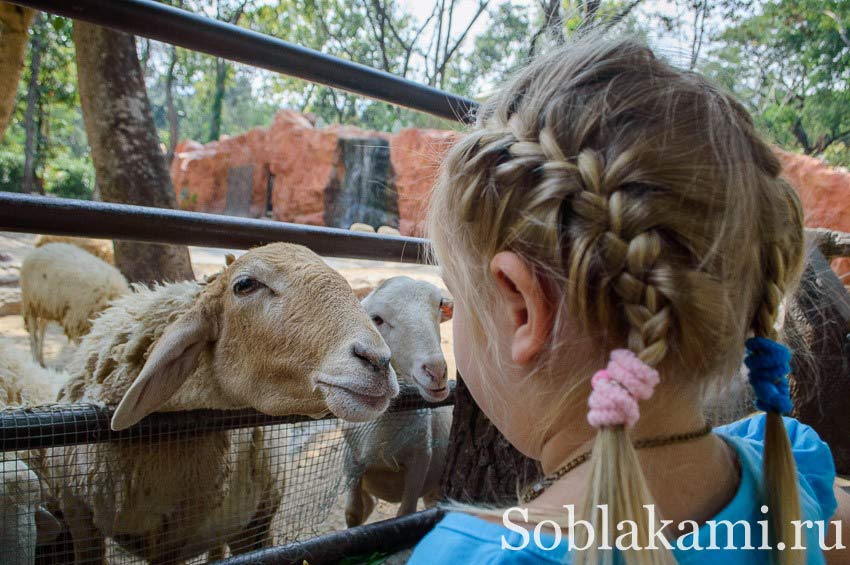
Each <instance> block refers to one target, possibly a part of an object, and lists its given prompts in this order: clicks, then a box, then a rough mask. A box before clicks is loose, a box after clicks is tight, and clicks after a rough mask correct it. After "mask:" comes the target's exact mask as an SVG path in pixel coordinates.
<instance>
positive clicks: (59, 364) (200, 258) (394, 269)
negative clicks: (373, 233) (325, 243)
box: [0, 232, 455, 562]
mask: <svg viewBox="0 0 850 565" xmlns="http://www.w3.org/2000/svg"><path fill="white" fill-rule="evenodd" d="M34 239H35V236H33V235H29V234H17V233H8V232H0V270H2V273H0V274H2V277H0V287H4V288H15V287H17V281H16V278H17V277H16V276H15V275H16V271H17V270H18V269H19V267H20V263H21V260H22V259H23V257H24V256H25V255H26V253H27V252H28V251H29V250H31V249H32V244H33V241H34ZM227 253H235V254H237V255H239V254H241V253H244V251H239V250H226V249H214V248H200V247H190V255H191V258H192V266H193V268H194V271H195V275H196V277H199V278H200V277H202V276H204V275H210V274H212V273H215V272H217V271H218V270H220V269H221V268H222V266H223V265H224V257H225V255H226V254H227ZM326 261H327V262H328V264H329V265H330V266H331V267H333V268H335V269H337V270H338V271H339V272H340V273H341V274H342V275H343V276H344V277H345V278H346V279H347V280H348V281H349V283H350V284H351V285H352V286H353V287H354V288H360V287H364V286H374V285H377V284H378V283H379V282H380V281H382V280H384V279H386V278H390V277H394V276H400V275H405V276H409V277H411V278H415V279H420V280H426V281H428V282H431V283H433V284H436V285H437V286H439V287H440V288H442V289H443V290H444V291H445V286H444V285H443V283H442V281H441V280H440V277H439V275H438V273H437V270H436V268H434V267H429V266H423V265H413V264H399V263H392V262H377V261H364V260H353V259H336V258H326ZM440 331H441V340H442V346H443V352H444V354H445V357H446V361H447V364H448V370H449V375H454V374H455V362H454V355H453V352H452V346H451V343H452V341H451V340H452V333H451V331H452V328H451V323H445V324H443V325H442V326H441V328H440ZM0 338H2V339H5V340H7V341H9V342H11V343H13V344H14V346H15V347H16V348H19V349H21V350H22V351H27V352H28V351H29V336H28V334H27V331H26V329H25V327H24V324H23V319H22V318H21V316H20V315H18V314H15V315H7V316H0ZM73 351H74V345H73V344H72V343H69V342H68V340H67V339H66V338H65V336H64V335H63V333H62V330H61V328H60V327H59V326H58V325H55V324H51V325H50V326H49V328H48V331H47V335H46V338H45V351H44V352H45V360H46V363H47V365H49V366H52V367H55V368H63V367H64V366H65V364H66V363H67V362H68V360H69V359H70V356H71V355H72V354H73ZM299 434H300V435H299ZM286 438H287V439H286V441H289V442H290V449H289V453H290V454H293V455H294V454H295V452H298V453H300V454H301V457H305V456H306V459H305V461H307V462H308V465H311V464H313V463H311V462H312V461H313V460H314V459H315V457H316V456H317V454H320V453H321V452H322V450H326V449H328V446H331V449H333V450H336V449H338V446H341V445H342V442H341V439H340V437H339V433H338V431H337V430H333V429H322V428H319V427H314V428H311V429H310V430H305V432H304V433H301V432H299V431H298V430H288V431H287V432H286ZM292 438H295V439H292ZM293 442H294V443H293ZM333 446H337V447H333ZM286 465H289V463H288V462H287V463H286ZM298 465H300V463H299V464H298ZM337 470H338V468H337V467H335V466H334V465H326V466H324V467H322V469H321V470H320V469H318V468H317V469H315V471H313V472H314V474H313V475H311V478H312V479H314V480H315V481H316V483H317V485H319V484H321V485H324V484H325V483H326V482H327V481H329V480H332V479H333V477H332V476H331V475H333V474H334V473H336V472H337ZM286 472H287V474H289V473H290V471H289V470H287V471H286ZM292 478H293V477H290V478H289V480H288V481H287V484H288V485H289V486H290V487H292V486H294V484H293V482H291V481H292ZM321 488H325V487H324V486H323V487H321ZM335 488H336V491H337V493H338V495H339V496H337V498H336V500H335V501H333V500H331V499H330V498H328V495H327V492H325V493H324V494H323V496H324V501H325V502H326V503H328V502H329V501H330V502H329V503H328V504H327V505H326V507H324V508H319V510H321V514H322V516H323V517H324V515H325V514H326V512H328V508H329V509H330V510H329V513H328V514H327V517H326V519H324V520H322V521H316V520H311V522H312V525H311V526H310V527H309V528H308V529H307V530H305V531H304V532H303V534H304V535H298V536H297V537H298V538H301V539H303V538H304V537H310V536H311V535H315V534H320V533H327V532H331V531H335V530H341V529H344V528H345V518H344V513H343V505H344V495H343V494H342V486H341V485H336V487H335ZM303 490H304V491H305V492H307V491H309V492H313V491H315V487H311V486H309V485H304V488H303ZM305 508H309V505H306V506H305ZM395 513H396V505H394V504H389V503H386V502H379V503H378V505H377V507H376V508H375V511H374V512H373V514H372V516H371V517H370V519H369V520H368V521H369V522H374V521H377V520H383V519H387V518H391V517H393V516H395ZM293 517H294V516H293ZM122 557H124V558H126V556H122V555H121V553H120V552H118V553H117V554H115V553H113V560H114V562H122V561H124V559H122Z"/></svg>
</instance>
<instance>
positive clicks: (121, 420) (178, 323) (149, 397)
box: [111, 297, 218, 431]
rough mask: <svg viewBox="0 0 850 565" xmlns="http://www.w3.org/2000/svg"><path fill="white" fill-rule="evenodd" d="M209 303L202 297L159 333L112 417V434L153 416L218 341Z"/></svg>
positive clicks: (216, 324)
mask: <svg viewBox="0 0 850 565" xmlns="http://www.w3.org/2000/svg"><path fill="white" fill-rule="evenodd" d="M209 299H210V297H201V298H200V300H199V302H198V303H197V304H196V305H195V306H194V307H192V309H190V310H189V311H188V312H186V313H185V314H183V315H182V316H181V317H179V318H178V319H177V320H175V321H174V322H172V323H171V325H169V326H168V327H167V328H166V329H165V331H164V332H163V333H162V336H160V338H159V339H158V340H157V342H156V344H155V345H154V346H153V349H152V350H151V352H150V356H149V357H148V360H147V362H146V363H145V365H144V367H142V370H141V372H140V373H139V376H138V377H136V380H135V381H133V384H132V385H131V386H130V388H129V389H127V392H125V393H124V397H123V398H122V399H121V402H120V403H119V404H118V408H117V409H116V410H115V413H114V414H113V415H112V422H111V427H112V429H113V430H116V431H118V430H123V429H125V428H129V427H130V426H132V425H133V424H136V423H137V422H138V421H139V420H141V419H142V418H144V417H145V416H147V415H148V414H150V413H152V412H155V411H156V410H157V409H158V408H159V407H161V406H162V405H163V404H165V403H166V402H167V401H168V399H170V398H171V396H172V395H173V394H174V393H175V392H177V390H178V389H179V388H180V387H181V386H182V385H183V383H184V382H186V379H187V378H189V375H191V374H192V372H193V371H194V370H195V367H197V364H198V358H199V357H200V355H201V353H202V352H203V350H204V348H205V347H206V345H207V344H208V343H209V342H211V341H215V340H216V339H217V338H218V330H217V328H218V320H217V319H216V318H217V316H216V315H215V313H214V312H215V309H212V308H209V307H208V306H209V305H208V304H206V302H208V300H209ZM212 300H216V298H212Z"/></svg>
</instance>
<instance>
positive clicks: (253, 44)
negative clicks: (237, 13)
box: [13, 0, 477, 121]
mask: <svg viewBox="0 0 850 565" xmlns="http://www.w3.org/2000/svg"><path fill="white" fill-rule="evenodd" d="M13 3H14V4H19V5H21V6H29V7H31V8H36V9H38V10H42V11H45V12H50V13H53V14H58V15H60V16H66V17H69V18H74V19H77V20H83V21H87V22H90V23H94V24H98V25H102V26H105V27H110V28H113V29H117V30H120V31H123V32H126V33H130V34H133V35H139V36H142V37H147V38H150V39H156V40H158V41H164V42H166V43H171V44H173V45H179V46H180V47H185V48H186V49H191V50H193V51H200V52H202V53H207V54H208V55H213V56H215V57H222V58H224V59H229V60H231V61H237V62H240V63H245V64H248V65H253V66H255V67H262V68H264V69H268V70H270V71H275V72H279V73H283V74H287V75H291V76H295V77H299V78H303V79H306V80H309V81H312V82H316V83H319V84H324V85H327V86H331V87H334V88H341V89H343V90H347V91H349V92H353V93H355V94H362V95H363V96H368V97H370V98H375V99H377V100H383V101H384V102H389V103H391V104H397V105H400V106H406V107H408V108H412V109H414V110H419V111H422V112H426V113H428V114H433V115H435V116H439V117H441V118H445V119H448V120H456V121H469V119H470V116H471V111H472V110H473V109H474V108H475V107H476V105H477V104H476V102H474V101H472V100H469V99H467V98H463V97H461V96H457V95H455V94H449V93H447V92H443V91H441V90H438V89H436V88H432V87H430V86H426V85H422V84H418V83H415V82H413V81H410V80H407V79H404V78H401V77H398V76H395V75H393V74H390V73H386V72H384V71H379V70H377V69H374V68H372V67H367V66H365V65H361V64H358V63H353V62H351V61H346V60H344V59H340V58H338V57H332V56H330V55H325V54H323V53H320V52H319V51H314V50H313V49H307V48H306V47H301V46H299V45H295V44H292V43H288V42H286V41H282V40H280V39H276V38H274V37H270V36H268V35H263V34H261V33H257V32H255V31H251V30H248V29H244V28H240V27H238V26H235V25H232V24H228V23H224V22H221V21H218V20H214V19H211V18H207V17H204V16H200V15H197V14H193V13H191V12H187V11H185V10H180V9H178V8H173V7H171V6H166V5H164V4H160V3H159V2H154V1H152V0H13Z"/></svg>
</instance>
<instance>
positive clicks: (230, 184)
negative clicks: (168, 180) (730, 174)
mask: <svg viewBox="0 0 850 565" xmlns="http://www.w3.org/2000/svg"><path fill="white" fill-rule="evenodd" d="M457 137H458V133H457V132H452V131H442V130H429V129H404V130H401V131H400V132H398V133H396V134H388V133H382V132H375V131H367V130H362V129H359V128H355V127H351V126H328V127H324V128H317V127H315V126H314V124H313V123H312V121H311V120H310V118H309V117H308V116H304V115H302V114H299V113H298V112H294V111H291V110H283V111H281V112H279V113H278V114H277V116H276V117H275V120H274V123H273V124H272V125H271V126H270V127H269V128H268V129H266V128H256V129H252V130H251V131H249V132H247V133H244V134H242V135H239V136H236V137H230V138H223V139H222V140H220V141H216V142H212V143H208V144H207V145H201V144H199V143H196V142H194V141H184V142H182V143H181V144H180V145H179V146H178V148H177V152H176V157H175V159H174V161H173V162H172V164H171V176H172V180H173V181H174V187H175V190H176V191H177V196H178V201H179V202H180V204H181V206H182V207H183V208H184V209H188V210H197V211H202V212H216V213H229V214H234V215H240V216H248V217H254V218H262V217H270V218H273V219H276V220H281V221H285V222H296V223H302V224H312V225H319V226H322V225H324V226H331V227H342V228H347V227H348V226H350V225H351V224H352V223H354V222H363V223H367V224H371V225H373V226H375V227H378V226H381V225H391V226H394V227H399V228H400V231H401V233H402V234H404V235H417V236H421V235H423V232H422V224H423V219H424V210H425V206H426V204H427V198H428V194H429V191H430V189H431V186H432V185H433V183H434V180H435V178H436V174H437V169H438V167H439V163H440V160H441V158H442V156H443V154H444V153H445V151H446V149H447V148H448V147H449V146H450V145H451V144H452V143H453V142H454V140H456V139H457ZM777 154H778V155H779V157H780V159H781V161H782V164H783V168H784V174H785V176H786V178H787V179H788V180H789V181H790V182H791V184H793V185H794V187H795V188H796V189H797V190H798V192H799V193H800V196H801V198H802V201H803V205H804V207H805V210H806V224H807V225H808V226H811V227H825V228H830V229H835V230H841V231H845V232H850V173H848V172H847V170H846V169H834V168H831V167H828V166H827V165H825V164H824V163H823V162H821V161H819V160H818V159H814V158H812V157H807V156H804V155H798V154H796V153H789V152H786V151H782V150H779V149H777ZM833 267H834V268H835V269H836V271H837V272H838V274H839V275H842V274H846V273H850V261H848V260H846V259H841V260H838V261H836V262H835V263H834V264H833Z"/></svg>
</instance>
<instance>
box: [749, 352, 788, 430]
mask: <svg viewBox="0 0 850 565" xmlns="http://www.w3.org/2000/svg"><path fill="white" fill-rule="evenodd" d="M746 345H747V356H746V358H745V359H744V364H745V365H746V366H747V369H749V370H750V385H751V386H752V387H753V390H754V391H755V393H756V407H757V408H758V409H759V410H764V411H765V412H778V413H779V414H788V413H789V412H791V408H793V405H792V404H791V391H790V389H789V388H788V373H790V372H791V351H790V350H789V349H788V348H787V347H785V346H784V345H782V344H781V343H777V342H775V341H773V340H772V339H767V338H764V337H753V338H750V339H748V340H747V342H746Z"/></svg>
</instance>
